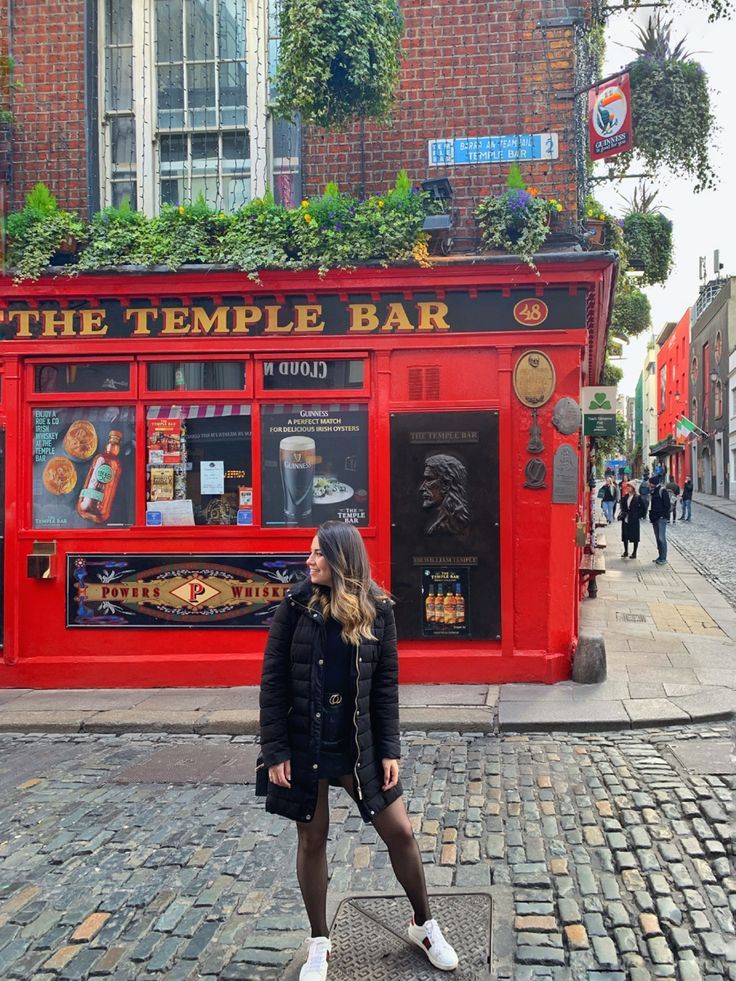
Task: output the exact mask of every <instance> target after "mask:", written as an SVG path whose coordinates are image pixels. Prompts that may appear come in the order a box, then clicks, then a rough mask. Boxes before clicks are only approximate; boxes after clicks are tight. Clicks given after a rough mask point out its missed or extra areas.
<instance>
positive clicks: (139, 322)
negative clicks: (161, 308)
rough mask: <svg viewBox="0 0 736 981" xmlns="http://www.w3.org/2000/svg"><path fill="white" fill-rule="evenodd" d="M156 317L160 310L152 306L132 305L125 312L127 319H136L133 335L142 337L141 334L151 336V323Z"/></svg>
mask: <svg viewBox="0 0 736 981" xmlns="http://www.w3.org/2000/svg"><path fill="white" fill-rule="evenodd" d="M156 317H158V310H152V309H151V308H150V307H131V308H130V309H129V310H126V311H125V314H124V319H125V320H130V319H131V318H132V319H134V320H135V330H134V331H133V337H140V336H141V335H144V336H145V337H148V336H150V333H151V331H150V329H149V324H150V321H151V320H153V319H155V318H156Z"/></svg>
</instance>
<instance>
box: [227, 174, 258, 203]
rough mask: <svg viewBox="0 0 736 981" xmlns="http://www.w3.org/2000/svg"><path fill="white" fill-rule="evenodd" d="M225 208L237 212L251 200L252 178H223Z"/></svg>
mask: <svg viewBox="0 0 736 981" xmlns="http://www.w3.org/2000/svg"><path fill="white" fill-rule="evenodd" d="M222 188H223V207H224V208H225V209H226V210H227V211H237V210H238V208H242V207H243V205H244V204H247V203H248V201H250V199H251V196H252V195H251V190H250V177H227V176H225V177H223V181H222Z"/></svg>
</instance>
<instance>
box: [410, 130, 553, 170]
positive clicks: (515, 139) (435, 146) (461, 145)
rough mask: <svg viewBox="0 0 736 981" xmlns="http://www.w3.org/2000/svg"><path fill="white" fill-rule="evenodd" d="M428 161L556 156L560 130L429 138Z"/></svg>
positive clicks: (473, 161) (451, 162)
mask: <svg viewBox="0 0 736 981" xmlns="http://www.w3.org/2000/svg"><path fill="white" fill-rule="evenodd" d="M428 148H429V165H430V166H431V167H447V166H455V165H459V164H484V163H504V162H505V161H510V160H557V158H558V157H559V155H560V145H559V137H558V135H557V133H521V134H517V135H512V136H462V137H457V138H454V139H441V140H428Z"/></svg>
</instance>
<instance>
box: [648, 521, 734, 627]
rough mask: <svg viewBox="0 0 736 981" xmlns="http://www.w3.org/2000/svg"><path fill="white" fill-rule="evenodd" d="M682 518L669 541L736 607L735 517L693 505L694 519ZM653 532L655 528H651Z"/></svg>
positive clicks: (671, 532) (672, 531) (673, 525)
mask: <svg viewBox="0 0 736 981" xmlns="http://www.w3.org/2000/svg"><path fill="white" fill-rule="evenodd" d="M677 517H678V520H677V521H676V522H675V523H674V524H670V526H669V528H668V534H669V540H670V542H671V543H672V544H673V545H674V546H675V548H676V549H678V551H680V552H682V554H683V555H684V556H686V558H688V559H690V561H691V562H692V563H693V565H694V566H695V568H696V569H697V570H698V571H699V572H701V573H702V574H703V575H704V576H705V578H706V579H708V580H709V581H710V582H712V583H713V585H714V586H716V588H717V589H719V590H720V591H721V592H722V593H723V595H724V596H725V597H726V598H727V599H728V601H729V603H730V604H731V606H732V607H733V608H734V609H735V610H736V522H734V520H733V518H729V517H727V516H726V515H723V514H719V513H718V512H717V511H711V510H710V508H706V507H699V506H698V505H697V502H696V503H695V504H694V505H693V518H692V521H680V520H679V517H680V508H679V507H678V509H677ZM647 531H648V532H649V534H651V533H652V532H651V528H647Z"/></svg>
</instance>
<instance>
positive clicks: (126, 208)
mask: <svg viewBox="0 0 736 981" xmlns="http://www.w3.org/2000/svg"><path fill="white" fill-rule="evenodd" d="M151 251H152V250H151V222H150V221H149V220H148V219H147V218H146V217H145V216H144V215H142V214H140V212H138V211H134V210H133V209H132V208H131V206H130V202H129V201H128V199H127V198H126V199H125V200H124V201H123V202H122V204H121V205H120V206H119V207H117V208H115V207H109V208H104V209H103V210H102V211H100V212H98V213H97V214H96V215H94V216H93V218H92V220H91V222H90V228H89V244H88V245H87V247H86V248H85V249H84V251H83V252H82V254H81V256H80V257H79V266H78V268H79V269H80V270H82V271H85V272H86V271H89V270H96V269H113V268H115V267H116V266H150V265H153V259H152V257H151Z"/></svg>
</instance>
